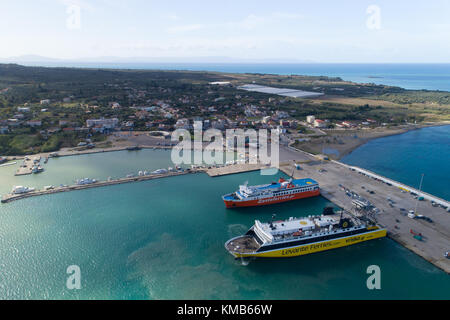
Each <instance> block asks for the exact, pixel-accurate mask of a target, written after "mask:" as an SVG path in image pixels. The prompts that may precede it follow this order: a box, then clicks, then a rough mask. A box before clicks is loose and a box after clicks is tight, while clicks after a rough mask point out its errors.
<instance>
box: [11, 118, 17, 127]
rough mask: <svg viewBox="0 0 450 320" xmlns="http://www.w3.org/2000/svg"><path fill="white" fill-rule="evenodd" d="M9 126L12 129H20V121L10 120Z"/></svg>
mask: <svg viewBox="0 0 450 320" xmlns="http://www.w3.org/2000/svg"><path fill="white" fill-rule="evenodd" d="M8 125H9V126H11V127H18V126H20V121H19V120H18V119H15V118H13V119H8Z"/></svg>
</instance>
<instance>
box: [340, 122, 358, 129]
mask: <svg viewBox="0 0 450 320" xmlns="http://www.w3.org/2000/svg"><path fill="white" fill-rule="evenodd" d="M342 125H343V126H344V127H346V128H351V127H355V125H354V124H353V123H351V122H348V121H344V122H342Z"/></svg>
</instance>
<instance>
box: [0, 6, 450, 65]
mask: <svg viewBox="0 0 450 320" xmlns="http://www.w3.org/2000/svg"><path fill="white" fill-rule="evenodd" d="M0 5H1V9H0V30H1V31H0V41H1V43H2V45H1V46H0V57H2V58H6V57H11V56H21V55H41V56H46V57H52V58H64V59H75V58H86V57H149V58H152V57H171V58H176V59H179V60H180V62H182V61H183V58H189V57H231V58H235V59H243V60H248V59H249V60H260V59H262V60H264V59H270V60H279V61H288V60H291V61H292V60H299V61H315V62H436V63H439V62H450V19H449V16H450V1H448V0H429V1H417V0H410V1H405V0H395V1H392V0H391V1H385V0H372V1H365V0H341V1H331V0H316V1H303V0H295V1H285V0H278V1H273V0H272V1H265V0H259V1H255V0H240V1H235V0H226V1H213V0H209V1H203V0H200V1H196V0H192V1H172V0H166V1H152V0H150V1H149V0H128V1H118V0H34V1H29V0H0ZM374 6H375V9H376V11H373V9H372V10H369V13H368V8H369V7H370V8H373V7H374ZM69 8H72V9H69ZM73 8H75V11H74V10H73ZM76 8H79V10H80V15H79V17H80V19H79V20H78V19H77V14H76ZM378 10H379V11H378ZM74 12H75V14H74ZM378 13H379V15H378ZM74 17H75V18H74ZM78 21H79V22H80V23H79V24H78V23H77V22H78ZM368 21H369V23H368Z"/></svg>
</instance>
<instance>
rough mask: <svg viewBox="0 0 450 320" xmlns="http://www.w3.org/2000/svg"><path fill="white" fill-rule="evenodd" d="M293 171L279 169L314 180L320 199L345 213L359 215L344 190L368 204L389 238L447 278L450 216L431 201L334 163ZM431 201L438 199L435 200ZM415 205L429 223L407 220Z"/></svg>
mask: <svg viewBox="0 0 450 320" xmlns="http://www.w3.org/2000/svg"><path fill="white" fill-rule="evenodd" d="M294 168H295V164H294V163H284V164H282V165H281V166H280V169H281V171H283V172H284V173H286V174H287V175H291V174H292V172H294V178H296V179H298V178H305V177H309V178H311V179H314V180H316V181H317V182H318V183H319V185H320V187H321V194H322V196H323V197H324V198H326V199H327V200H329V201H330V202H332V203H334V204H336V205H337V206H339V207H340V208H342V209H344V210H346V211H348V212H351V213H354V214H358V209H357V208H356V207H355V204H354V202H353V200H354V197H352V196H349V195H348V194H347V192H346V191H345V190H344V188H346V189H347V190H351V191H352V192H353V193H354V194H358V195H359V196H360V197H362V198H363V199H365V200H367V201H369V202H370V203H371V204H372V205H373V206H374V207H376V208H377V209H378V210H379V212H378V213H376V214H374V216H375V219H376V220H377V222H378V224H379V225H381V226H383V227H385V228H386V229H387V230H388V237H389V238H391V239H393V240H395V241H396V242H398V243H399V244H401V245H402V246H404V247H406V248H407V249H409V250H411V251H412V252H414V253H416V254H417V255H419V256H421V257H422V258H424V259H426V260H427V261H429V262H431V263H432V264H434V265H435V266H437V267H438V268H440V269H442V270H444V271H445V272H447V273H449V274H450V259H448V258H446V257H444V254H445V252H447V251H450V213H449V212H447V211H446V209H444V208H443V207H441V206H433V205H432V203H431V201H418V200H417V199H415V198H414V197H413V195H411V193H410V192H406V191H405V190H403V189H400V187H398V186H395V185H394V184H392V185H388V184H386V182H384V181H383V180H380V179H377V180H375V179H374V178H373V177H371V176H369V175H366V174H362V172H361V173H360V172H359V171H358V170H356V169H355V167H352V168H350V167H349V166H347V165H345V164H342V163H340V162H337V161H324V162H320V161H311V162H310V163H306V164H303V165H302V166H301V170H297V169H295V170H294ZM352 169H354V170H352ZM385 179H386V180H389V181H392V180H390V179H387V178H385ZM403 186H404V185H403ZM407 188H408V190H410V191H413V190H415V189H414V188H411V187H407ZM416 191H417V193H419V192H418V190H416ZM432 198H433V199H436V200H437V199H438V198H437V197H434V196H432ZM388 199H389V200H388ZM435 202H436V203H437V201H435ZM439 202H440V203H442V204H444V205H446V206H447V208H450V203H449V202H448V201H445V200H443V199H439ZM416 205H417V214H419V215H424V216H426V217H428V218H430V219H432V222H428V221H425V220H423V219H417V218H415V219H412V218H409V217H408V212H409V211H410V210H415V207H416ZM411 230H413V231H414V232H416V233H421V234H422V235H423V240H422V241H419V240H417V239H415V238H414V237H413V234H411Z"/></svg>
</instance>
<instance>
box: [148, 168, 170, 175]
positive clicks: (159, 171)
mask: <svg viewBox="0 0 450 320" xmlns="http://www.w3.org/2000/svg"><path fill="white" fill-rule="evenodd" d="M167 172H169V171H168V170H167V169H158V170H155V171H153V172H152V173H153V174H166V173H167Z"/></svg>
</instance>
